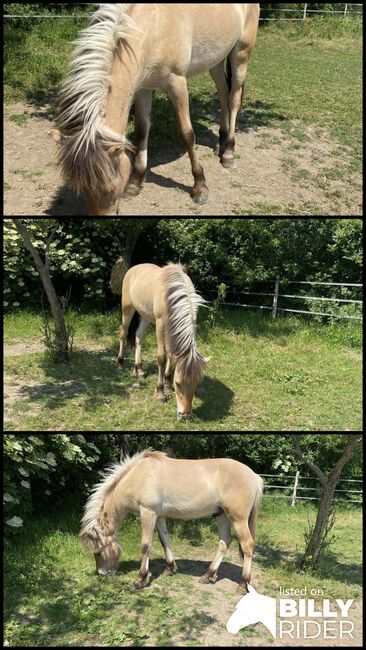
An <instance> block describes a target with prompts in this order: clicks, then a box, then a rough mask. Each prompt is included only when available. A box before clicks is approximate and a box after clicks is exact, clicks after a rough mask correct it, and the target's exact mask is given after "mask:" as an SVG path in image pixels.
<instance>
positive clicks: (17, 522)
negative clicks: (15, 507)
mask: <svg viewBox="0 0 366 650" xmlns="http://www.w3.org/2000/svg"><path fill="white" fill-rule="evenodd" d="M6 523H7V524H8V526H13V528H20V527H21V526H23V519H21V518H20V517H12V519H7V520H6Z"/></svg>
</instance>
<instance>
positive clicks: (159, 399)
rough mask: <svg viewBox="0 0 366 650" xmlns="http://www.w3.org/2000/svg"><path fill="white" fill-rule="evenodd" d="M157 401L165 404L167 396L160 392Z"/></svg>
mask: <svg viewBox="0 0 366 650" xmlns="http://www.w3.org/2000/svg"><path fill="white" fill-rule="evenodd" d="M156 401H157V402H158V404H165V397H164V395H161V394H160V393H159V394H158V395H157V396H156Z"/></svg>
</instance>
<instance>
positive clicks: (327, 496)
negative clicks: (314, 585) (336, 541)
mask: <svg viewBox="0 0 366 650" xmlns="http://www.w3.org/2000/svg"><path fill="white" fill-rule="evenodd" d="M291 437H292V440H293V442H294V448H293V452H294V453H295V454H296V456H298V458H300V459H301V460H302V461H303V462H304V463H305V464H306V465H307V466H308V467H309V468H310V469H311V471H312V472H313V473H314V474H315V475H316V476H317V477H318V479H319V481H320V484H321V486H322V495H321V499H320V503H319V509H318V514H317V518H316V522H315V526H314V529H313V531H312V533H311V536H310V539H309V541H308V543H307V546H306V549H305V555H304V557H303V561H302V567H303V568H307V567H309V566H312V565H315V564H317V562H318V561H319V557H320V553H321V550H322V546H323V543H324V539H325V537H326V534H327V525H328V522H329V517H330V513H331V509H332V502H333V497H334V492H335V489H336V487H337V484H338V481H339V479H340V476H341V474H342V471H343V468H344V466H345V465H346V464H347V463H348V461H349V460H350V459H351V458H352V456H353V454H354V452H355V448H356V444H357V442H358V441H359V440H360V439H361V436H360V435H359V434H348V437H347V444H346V447H345V450H344V452H343V454H342V456H341V457H340V458H339V460H338V461H337V463H336V465H335V467H334V468H333V470H332V471H331V473H330V474H329V476H328V477H327V476H326V475H325V474H324V472H323V471H322V470H321V469H320V467H318V466H317V465H315V463H312V462H311V461H310V460H309V459H308V458H306V456H305V454H304V453H303V451H302V449H301V447H300V441H301V438H302V434H291Z"/></svg>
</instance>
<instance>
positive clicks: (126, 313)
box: [117, 264, 210, 420]
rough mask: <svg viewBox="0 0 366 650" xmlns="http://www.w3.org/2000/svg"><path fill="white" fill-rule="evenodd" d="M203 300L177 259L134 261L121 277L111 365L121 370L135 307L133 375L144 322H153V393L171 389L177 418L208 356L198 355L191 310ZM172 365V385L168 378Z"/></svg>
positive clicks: (188, 407) (137, 372)
mask: <svg viewBox="0 0 366 650" xmlns="http://www.w3.org/2000/svg"><path fill="white" fill-rule="evenodd" d="M205 304H206V301H205V300H204V299H203V298H202V297H201V296H199V295H198V294H197V293H196V291H195V288H194V286H193V284H192V281H191V279H190V278H189V277H188V275H187V274H186V273H185V270H184V268H183V267H182V266H181V265H180V264H168V265H167V266H165V267H163V268H161V267H159V266H156V265H155V264H138V265H136V266H133V267H132V268H130V269H129V270H128V271H127V273H126V275H125V277H124V279H123V284H122V325H121V328H120V348H119V353H118V358H117V368H118V370H123V361H124V354H125V345H126V338H127V334H128V330H129V326H130V324H131V321H132V318H133V316H134V314H135V312H137V313H138V314H139V315H140V317H141V320H140V323H139V326H138V328H137V330H136V336H135V346H136V351H135V367H134V371H133V372H134V376H135V377H138V378H140V377H143V376H144V374H145V373H144V371H143V369H142V363H141V347H142V342H143V338H144V335H145V332H146V330H147V328H148V326H149V324H150V323H155V328H156V339H157V346H158V357H157V361H158V382H157V387H156V398H157V400H158V401H159V402H161V403H164V401H165V397H164V388H166V389H167V390H175V396H176V402H177V418H178V419H180V420H186V419H188V418H189V417H190V415H191V412H192V400H193V396H194V392H195V390H196V387H197V385H198V384H199V383H200V382H201V381H202V380H203V377H204V371H205V367H206V365H207V363H208V362H209V361H210V359H209V358H207V359H205V358H203V357H202V356H201V354H200V353H199V352H198V350H197V348H196V333H195V330H196V317H197V310H198V307H199V306H200V305H202V306H203V305H205ZM165 362H166V367H165V372H164V364H165ZM172 368H174V377H173V385H172V384H171V379H170V375H171V370H172Z"/></svg>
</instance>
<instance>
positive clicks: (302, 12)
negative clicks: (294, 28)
mask: <svg viewBox="0 0 366 650" xmlns="http://www.w3.org/2000/svg"><path fill="white" fill-rule="evenodd" d="M311 6H312V5H311V3H304V4H303V5H302V7H299V8H298V9H287V8H286V9H285V8H283V7H281V8H280V9H272V8H271V9H270V10H266V8H264V10H263V11H262V15H261V21H262V22H266V21H279V20H285V21H290V22H291V21H292V20H294V21H295V20H298V21H302V22H304V21H306V20H307V19H308V18H310V17H311V16H313V15H317V14H318V15H323V16H337V15H338V16H343V17H344V18H345V17H346V16H350V15H351V16H362V15H363V11H362V6H363V5H362V4H355V3H344V5H339V6H340V7H341V8H340V9H332V10H329V9H311ZM355 8H357V9H355ZM358 8H360V10H358ZM266 12H268V13H270V14H271V16H270V17H266ZM276 13H278V14H280V16H279V17H273V16H272V14H276ZM283 14H284V15H283ZM289 14H290V15H289ZM282 15H283V17H282Z"/></svg>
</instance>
